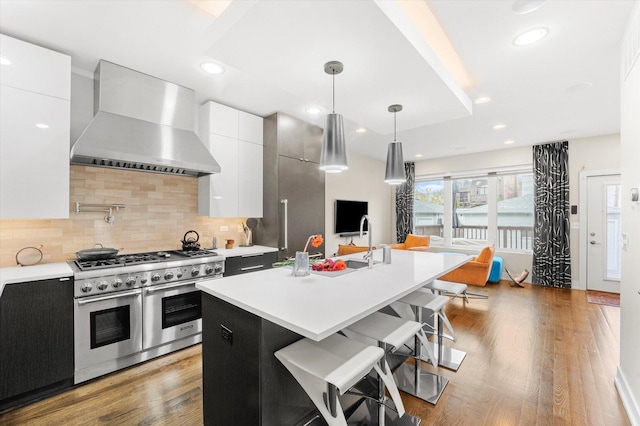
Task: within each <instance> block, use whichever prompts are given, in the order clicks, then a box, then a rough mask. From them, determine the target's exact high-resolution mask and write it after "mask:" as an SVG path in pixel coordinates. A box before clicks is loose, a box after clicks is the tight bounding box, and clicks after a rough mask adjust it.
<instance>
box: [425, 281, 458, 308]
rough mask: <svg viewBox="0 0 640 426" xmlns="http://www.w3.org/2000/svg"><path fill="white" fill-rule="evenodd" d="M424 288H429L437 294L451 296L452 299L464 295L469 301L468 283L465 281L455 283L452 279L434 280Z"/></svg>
mask: <svg viewBox="0 0 640 426" xmlns="http://www.w3.org/2000/svg"><path fill="white" fill-rule="evenodd" d="M423 288H428V289H429V290H432V291H433V292H434V293H436V294H440V295H443V296H450V297H451V298H452V299H455V298H456V297H458V296H460V295H461V294H462V296H463V297H464V301H465V303H469V297H468V296H467V285H466V284H463V283H454V282H451V281H442V280H433V281H431V282H430V283H429V284H427V285H425V286H424V287H423Z"/></svg>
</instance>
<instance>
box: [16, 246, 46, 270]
mask: <svg viewBox="0 0 640 426" xmlns="http://www.w3.org/2000/svg"><path fill="white" fill-rule="evenodd" d="M41 248H42V246H40V247H24V248H21V249H20V250H18V252H17V253H16V263H17V264H18V265H19V266H31V265H35V264H37V263H40V261H41V260H42V251H41V250H40V249H41Z"/></svg>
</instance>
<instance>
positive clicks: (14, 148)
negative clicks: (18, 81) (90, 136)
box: [0, 52, 70, 219]
mask: <svg viewBox="0 0 640 426" xmlns="http://www.w3.org/2000/svg"><path fill="white" fill-rule="evenodd" d="M3 54H4V52H3ZM69 110H70V103H69V101H67V100H63V99H59V98H56V97H51V96H43V95H39V94H37V93H33V92H29V91H25V90H20V89H15V88H13V87H5V86H0V123H2V124H1V125H0V218H2V219H12V218H20V219H39V218H48V219H55V218H68V217H69V120H70V118H69ZM37 124H41V125H47V126H49V127H48V128H44V129H43V128H39V127H37V126H36V125H37Z"/></svg>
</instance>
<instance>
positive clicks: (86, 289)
mask: <svg viewBox="0 0 640 426" xmlns="http://www.w3.org/2000/svg"><path fill="white" fill-rule="evenodd" d="M92 289H93V285H92V284H91V283H84V284H82V287H80V290H81V291H82V292H83V293H89V292H90V291H91V290H92Z"/></svg>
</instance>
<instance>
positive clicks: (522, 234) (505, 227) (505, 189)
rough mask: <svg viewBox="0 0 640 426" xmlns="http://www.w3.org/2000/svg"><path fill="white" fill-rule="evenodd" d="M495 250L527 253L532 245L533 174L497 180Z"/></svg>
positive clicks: (522, 174) (510, 176) (520, 174)
mask: <svg viewBox="0 0 640 426" xmlns="http://www.w3.org/2000/svg"><path fill="white" fill-rule="evenodd" d="M497 196H498V208H497V211H498V220H497V224H498V235H497V237H496V242H497V246H498V247H499V248H504V249H510V250H531V249H532V244H533V173H514V174H509V175H501V176H498V187H497Z"/></svg>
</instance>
